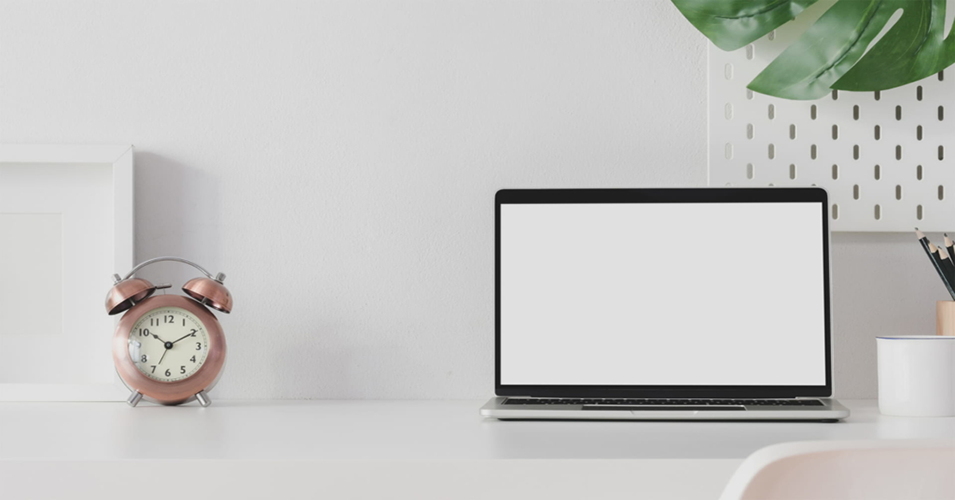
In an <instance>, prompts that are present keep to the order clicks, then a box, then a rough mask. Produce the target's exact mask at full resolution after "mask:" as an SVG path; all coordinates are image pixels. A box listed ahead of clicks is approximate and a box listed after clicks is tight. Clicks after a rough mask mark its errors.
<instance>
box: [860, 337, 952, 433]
mask: <svg viewBox="0 0 955 500" xmlns="http://www.w3.org/2000/svg"><path fill="white" fill-rule="evenodd" d="M876 345H877V347H878V351H879V354H878V357H879V411H880V412H882V414H883V415H895V416H900V417H951V416H955V336H943V335H901V336H896V337H878V338H877V340H876Z"/></svg>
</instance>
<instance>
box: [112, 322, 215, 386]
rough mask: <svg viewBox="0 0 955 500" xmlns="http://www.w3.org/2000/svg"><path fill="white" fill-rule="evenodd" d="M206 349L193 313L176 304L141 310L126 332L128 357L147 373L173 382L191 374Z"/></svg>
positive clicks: (202, 328)
mask: <svg viewBox="0 0 955 500" xmlns="http://www.w3.org/2000/svg"><path fill="white" fill-rule="evenodd" d="M208 353H209V334H208V332H207V331H206V327H205V325H203V324H202V321H199V318H197V317H196V315H194V314H192V313H190V312H189V311H187V310H185V309H182V308H179V307H160V308H158V309H153V310H152V311H149V312H148V313H146V314H144V315H143V316H142V317H141V318H139V321H137V322H136V323H135V324H134V325H133V329H132V330H131V331H130V332H129V357H130V358H131V359H132V361H133V363H134V364H135V365H136V368H137V369H139V371H141V372H142V373H143V374H144V375H146V376H147V377H149V378H151V379H153V380H158V381H160V382H176V381H178V380H184V379H187V378H189V377H191V376H192V375H193V374H195V373H196V371H198V370H199V368H201V367H202V365H203V363H205V362H206V355H207V354H208Z"/></svg>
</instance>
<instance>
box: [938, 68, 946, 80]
mask: <svg viewBox="0 0 955 500" xmlns="http://www.w3.org/2000/svg"><path fill="white" fill-rule="evenodd" d="M938 81H940V82H943V81H945V70H942V71H939V72H938Z"/></svg>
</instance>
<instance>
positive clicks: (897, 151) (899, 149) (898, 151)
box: [895, 144, 902, 160]
mask: <svg viewBox="0 0 955 500" xmlns="http://www.w3.org/2000/svg"><path fill="white" fill-rule="evenodd" d="M895 159H896V160H901V159H902V145H901V144H899V145H896V146H895Z"/></svg>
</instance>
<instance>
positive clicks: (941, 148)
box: [938, 145, 945, 161]
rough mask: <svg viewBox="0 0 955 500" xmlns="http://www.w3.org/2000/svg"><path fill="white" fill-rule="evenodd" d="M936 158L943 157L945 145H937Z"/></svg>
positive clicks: (941, 158) (942, 158)
mask: <svg viewBox="0 0 955 500" xmlns="http://www.w3.org/2000/svg"><path fill="white" fill-rule="evenodd" d="M938 159H939V161H941V160H944V159H945V146H942V145H939V146H938Z"/></svg>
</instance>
